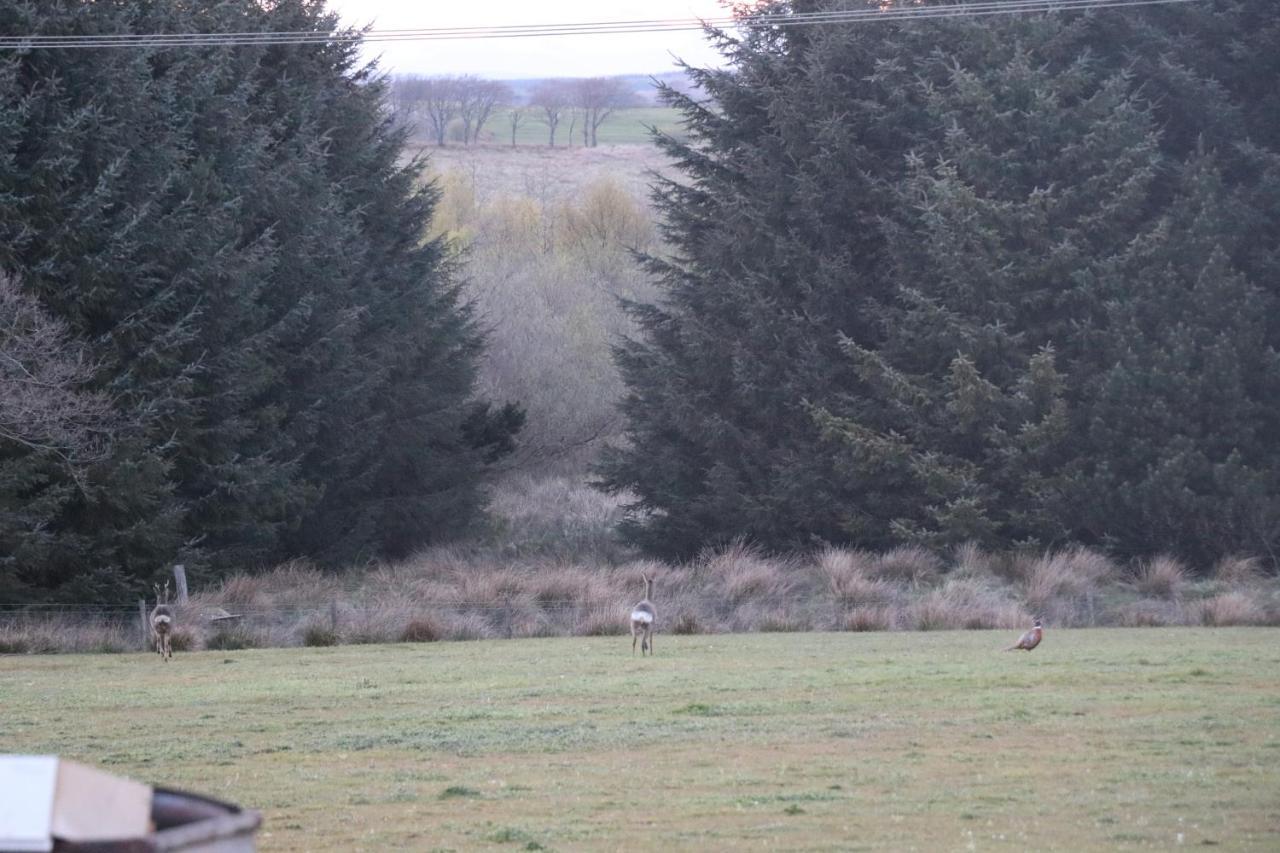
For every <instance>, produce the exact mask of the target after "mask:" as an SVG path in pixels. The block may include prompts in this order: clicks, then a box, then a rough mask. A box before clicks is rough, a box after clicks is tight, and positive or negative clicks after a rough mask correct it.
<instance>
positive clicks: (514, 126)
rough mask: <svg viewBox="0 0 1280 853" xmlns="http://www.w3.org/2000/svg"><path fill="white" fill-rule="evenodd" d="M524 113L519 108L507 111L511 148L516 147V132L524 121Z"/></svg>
mask: <svg viewBox="0 0 1280 853" xmlns="http://www.w3.org/2000/svg"><path fill="white" fill-rule="evenodd" d="M525 117H526V113H525V111H524V109H523V108H522V107H520V106H513V107H511V108H509V109H508V110H507V121H508V122H510V124H511V147H512V148H515V147H516V131H518V130H519V129H520V123H521V122H522V121H524V120H525Z"/></svg>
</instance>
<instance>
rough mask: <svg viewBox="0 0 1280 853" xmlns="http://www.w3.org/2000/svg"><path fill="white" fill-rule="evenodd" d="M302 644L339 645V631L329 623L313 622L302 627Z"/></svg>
mask: <svg viewBox="0 0 1280 853" xmlns="http://www.w3.org/2000/svg"><path fill="white" fill-rule="evenodd" d="M302 645H304V646H336V645H338V632H337V631H335V630H333V628H332V627H330V626H328V625H322V624H320V623H319V622H312V623H311V624H309V625H307V626H306V627H305V628H303V629H302Z"/></svg>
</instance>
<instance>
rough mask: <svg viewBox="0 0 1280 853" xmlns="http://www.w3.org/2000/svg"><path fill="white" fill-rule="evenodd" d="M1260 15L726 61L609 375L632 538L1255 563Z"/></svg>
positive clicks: (1266, 192) (884, 26)
mask: <svg viewBox="0 0 1280 853" xmlns="http://www.w3.org/2000/svg"><path fill="white" fill-rule="evenodd" d="M829 5H830V4H825V3H809V2H804V3H801V2H793V3H781V2H780V3H774V4H770V5H769V6H768V7H767V11H768V12H770V13H784V14H785V13H786V12H788V11H789V10H793V9H794V10H797V11H813V10H815V9H825V8H827V7H828V6H829ZM912 5H913V6H914V5H915V4H912ZM1257 7H1258V4H1257V3H1254V2H1252V0H1238V2H1236V1H1235V0H1223V2H1220V3H1213V4H1204V8H1199V7H1197V8H1196V9H1194V10H1193V9H1190V8H1189V7H1188V8H1187V9H1184V10H1164V9H1160V10H1148V11H1141V10H1111V11H1099V12H1093V13H1087V14H1072V15H1065V14H1055V15H1050V16H1018V17H1014V16H1010V17H1007V18H1006V17H1001V18H985V17H975V18H959V19H949V20H946V21H942V20H930V21H925V22H920V23H914V24H913V23H892V22H882V23H879V24H877V25H875V26H869V25H863V26H845V27H840V26H830V27H804V28H796V29H795V30H776V29H769V30H765V31H756V32H753V33H751V34H748V35H746V36H744V37H743V38H742V39H741V40H740V41H735V40H729V39H725V40H724V42H723V47H724V49H725V52H726V54H727V56H728V57H729V59H730V60H731V62H732V69H731V70H729V71H719V72H700V73H698V75H697V76H698V77H699V80H700V82H701V83H702V84H703V88H704V90H705V91H706V93H707V95H708V96H709V99H710V100H709V101H708V102H707V103H699V102H696V101H694V100H692V99H690V98H681V97H680V96H678V95H675V94H674V93H668V95H667V97H668V99H669V100H670V101H671V102H672V103H674V104H676V105H677V106H678V107H680V108H681V110H682V111H683V113H684V115H685V117H686V121H687V123H688V125H689V128H690V131H691V141H689V142H687V143H677V142H674V141H671V140H663V141H662V144H663V146H664V147H665V148H666V149H667V150H668V151H670V152H671V153H672V154H673V155H674V156H675V158H676V160H677V162H678V163H679V164H680V165H681V167H682V168H683V169H684V171H685V172H686V179H685V180H683V181H681V182H671V183H667V184H664V185H663V186H662V187H660V190H659V195H658V203H659V205H660V207H661V209H662V212H663V216H664V219H665V221H666V225H667V229H668V236H669V237H670V239H671V242H672V244H673V245H674V246H675V252H674V256H673V258H671V259H669V260H656V259H653V260H650V261H649V264H650V267H651V269H652V270H653V271H654V272H655V274H656V275H657V276H658V278H659V279H660V280H661V282H662V283H663V287H664V297H665V298H664V300H663V301H662V302H661V303H659V304H657V305H652V306H632V310H633V312H634V314H635V316H636V317H637V318H638V320H639V322H640V325H641V328H642V330H643V334H642V336H641V337H640V338H639V339H637V340H634V341H628V342H627V343H626V344H625V345H624V346H622V347H621V348H620V350H619V353H618V358H619V362H620V364H621V366H622V368H623V371H624V375H625V378H626V380H627V382H628V384H629V387H630V395H629V396H628V398H627V399H626V401H625V403H624V408H625V410H626V413H627V415H628V417H629V420H630V424H631V434H630V439H631V442H630V444H629V446H627V447H625V448H622V449H619V450H617V451H615V452H614V453H613V454H612V456H610V457H609V458H608V459H607V460H606V463H605V465H604V468H603V474H604V481H605V484H606V486H607V487H609V488H613V489H617V490H622V489H631V490H634V491H635V492H636V493H637V494H638V495H639V501H638V503H637V507H636V509H637V510H638V513H637V517H636V521H635V524H634V527H633V530H632V532H633V534H634V535H635V537H636V538H637V540H638V541H640V542H642V543H645V544H647V545H649V546H650V547H652V548H654V549H655V550H658V551H667V552H676V553H686V554H687V553H689V552H691V551H692V550H694V549H696V548H698V547H700V546H703V545H706V544H710V543H714V542H716V541H717V540H723V539H726V538H729V537H732V536H735V535H746V536H748V537H750V538H752V539H755V540H757V541H759V542H761V543H763V544H765V545H767V546H771V547H786V546H790V545H795V544H799V543H803V542H805V541H807V540H809V539H812V538H821V539H830V540H839V541H847V542H854V543H857V544H860V545H866V546H871V547H884V546H886V545H889V544H891V543H894V542H899V541H902V540H903V539H915V540H920V541H925V542H931V543H942V542H948V541H956V540H960V539H969V538H977V539H983V540H987V541H988V542H991V543H994V544H1010V543H1013V542H1018V541H1028V542H1039V543H1042V544H1049V543H1062V542H1065V541H1069V540H1076V541H1085V542H1091V543H1098V544H1105V545H1108V546H1110V547H1112V548H1114V549H1116V550H1117V551H1120V552H1123V553H1149V552H1151V551H1157V550H1165V549H1169V550H1175V551H1177V552H1179V553H1182V554H1184V555H1186V556H1189V557H1195V558H1200V559H1207V558H1209V557H1212V556H1217V555H1219V554H1221V553H1223V552H1225V551H1229V550H1247V551H1250V552H1253V553H1258V552H1264V551H1265V552H1269V551H1271V550H1272V549H1274V547H1275V544H1276V541H1277V538H1276V537H1277V535H1280V528H1277V525H1276V518H1277V515H1276V511H1277V509H1278V508H1280V504H1277V503H1276V501H1275V500H1273V499H1272V498H1271V497H1270V495H1274V494H1276V490H1275V485H1276V484H1275V483H1274V482H1273V481H1272V479H1271V475H1270V474H1269V473H1268V472H1269V471H1272V470H1275V460H1274V456H1275V452H1276V443H1275V441H1274V439H1273V438H1271V436H1274V435H1276V432H1275V429H1274V427H1275V424H1274V422H1273V420H1274V417H1275V413H1276V412H1277V411H1280V406H1277V402H1280V401H1278V399H1277V395H1276V391H1277V390H1280V389H1277V388H1275V387H1274V385H1273V383H1272V380H1271V377H1272V376H1273V375H1274V360H1275V352H1276V332H1277V327H1276V320H1275V317H1276V316H1277V312H1275V311H1274V310H1273V309H1274V305H1273V303H1274V299H1275V290H1274V287H1275V282H1276V281H1277V276H1276V275H1275V273H1276V271H1277V270H1276V259H1277V256H1278V253H1277V248H1276V247H1277V246H1278V245H1280V241H1278V240H1277V239H1276V238H1277V231H1276V229H1277V224H1278V223H1280V205H1278V204H1277V199H1280V194H1277V192H1276V188H1277V186H1280V185H1278V184H1277V182H1276V176H1277V175H1280V169H1277V168H1276V165H1277V161H1276V154H1277V151H1280V149H1277V147H1276V139H1277V129H1276V118H1275V116H1276V113H1275V111H1274V110H1273V111H1271V112H1269V113H1268V112H1267V111H1265V110H1259V109H1258V103H1259V100H1260V99H1261V100H1262V101H1266V100H1268V99H1273V98H1274V93H1273V92H1270V91H1267V90H1266V87H1265V86H1259V85H1258V83H1257V80H1256V79H1254V78H1253V76H1252V75H1255V74H1256V75H1262V76H1263V77H1265V76H1266V75H1267V74H1268V73H1270V74H1271V76H1272V77H1274V63H1275V61H1276V60H1275V56H1276V55H1277V53H1280V51H1277V50H1276V48H1277V47H1280V45H1277V44H1275V39H1276V33H1277V32H1278V30H1277V28H1276V27H1275V26H1274V25H1272V24H1270V23H1266V24H1264V25H1262V26H1254V25H1252V24H1251V23H1250V22H1249V19H1250V15H1251V14H1252V13H1257V12H1258V11H1259V10H1258V8H1257ZM1263 17H1264V18H1265V16H1263ZM1207 34H1211V35H1207ZM1233 39H1234V40H1233ZM1245 44H1247V45H1249V48H1250V49H1249V50H1245V49H1244V48H1242V45H1245ZM1253 50H1257V51H1258V54H1257V55H1255V54H1254V53H1253V52H1252V51H1253Z"/></svg>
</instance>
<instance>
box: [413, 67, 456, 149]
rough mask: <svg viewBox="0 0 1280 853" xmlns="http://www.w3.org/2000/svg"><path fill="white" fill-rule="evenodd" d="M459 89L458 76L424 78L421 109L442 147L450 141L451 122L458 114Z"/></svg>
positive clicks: (438, 143) (433, 135)
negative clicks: (448, 135)
mask: <svg viewBox="0 0 1280 853" xmlns="http://www.w3.org/2000/svg"><path fill="white" fill-rule="evenodd" d="M458 89H459V83H458V78H456V77H425V78H422V87H421V93H422V95H421V101H420V109H421V110H422V112H423V113H424V114H425V115H426V118H427V123H428V124H429V125H430V126H431V136H432V137H433V138H434V139H435V141H436V145H439V146H441V147H443V146H444V145H445V143H446V142H447V141H448V137H447V135H446V134H447V133H448V130H449V122H451V121H453V119H454V117H455V116H457V114H458Z"/></svg>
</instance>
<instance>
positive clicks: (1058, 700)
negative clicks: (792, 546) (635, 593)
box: [0, 612, 1280, 851]
mask: <svg viewBox="0 0 1280 853" xmlns="http://www.w3.org/2000/svg"><path fill="white" fill-rule="evenodd" d="M623 618H625V612H620V613H619V619H623ZM659 627H660V629H661V626H659ZM1016 638H1017V633H1016V632H1010V631H967V632H929V633H857V634H855V633H840V634H751V635H694V636H671V635H663V636H660V637H659V638H658V644H657V650H658V654H657V656H656V657H651V658H641V657H639V656H636V657H634V658H633V657H632V656H631V654H630V648H629V646H630V638H629V637H625V636H624V637H618V636H614V637H592V638H554V639H541V640H538V639H527V640H516V641H513V640H500V641H480V642H470V643H430V644H425V643H418V644H408V643H406V644H398V645H362V646H338V647H329V648H311V649H299V648H292V649H269V650H268V649H262V650H247V651H234V652H227V651H206V652H196V653H186V654H178V655H177V656H176V657H175V660H174V662H173V663H172V664H169V665H163V664H161V663H160V662H159V661H158V660H156V658H155V656H154V655H144V654H129V655H99V656H93V655H62V656H51V657H45V656H7V657H0V708H3V715H2V716H0V751H5V752H36V753H58V754H61V755H64V756H68V757H72V758H76V759H80V760H83V761H87V762H91V763H93V764H97V765H101V766H104V767H106V768H108V769H110V770H113V771H115V772H119V773H122V774H126V775H129V776H133V777H136V778H139V779H143V780H146V781H150V782H156V783H163V784H166V785H176V786H178V787H182V788H186V789H190V790H195V791H200V792H204V793H208V794H211V795H215V796H219V797H223V798H226V799H229V800H232V801H235V802H238V803H241V804H244V805H249V806H255V807H259V808H261V809H262V810H263V811H264V812H265V815H266V822H265V825H264V828H263V830H262V833H261V835H260V841H261V847H262V849H264V850H267V851H272V850H382V849H414V850H433V849H439V850H448V849H457V850H476V849H493V850H503V849H506V850H573V849H621V848H624V847H625V848H629V849H677V850H679V849H684V850H706V849H758V848H766V847H767V848H769V849H788V850H825V849H840V850H858V849H867V850H910V849H937V850H963V849H977V850H984V849H1041V850H1054V849H1059V850H1091V849H1092V850H1115V849H1142V848H1155V849H1170V848H1174V847H1177V846H1179V845H1186V846H1188V847H1192V846H1202V845H1220V846H1221V847H1220V849H1229V850H1275V849H1277V848H1280V630H1276V629H1271V628H1220V629H1212V628H1194V629H1185V628H1176V629H1174V628H1153V629H1128V630H1125V629H1093V630H1054V629H1053V628H1052V626H1050V627H1049V629H1048V630H1047V631H1046V635H1045V640H1044V642H1043V643H1042V644H1041V645H1040V647H1039V648H1038V649H1037V650H1036V651H1034V652H1031V653H1021V652H1020V653H1016V654H1015V653H1005V652H1002V651H1000V649H1002V648H1004V647H1006V646H1008V645H1009V644H1010V643H1012V642H1013V641H1014V640H1016Z"/></svg>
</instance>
